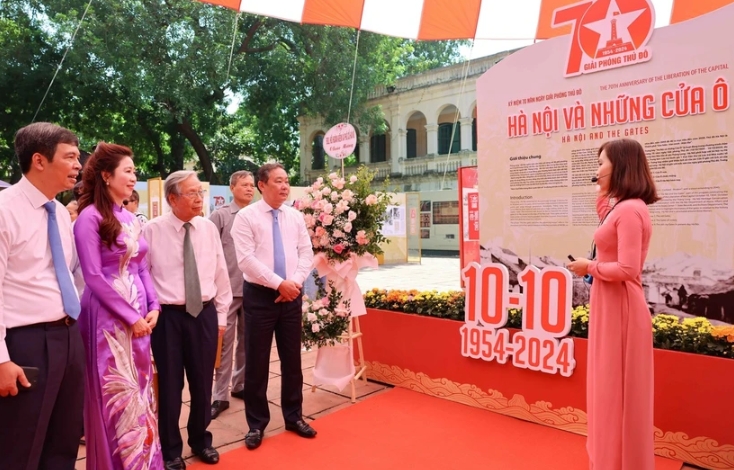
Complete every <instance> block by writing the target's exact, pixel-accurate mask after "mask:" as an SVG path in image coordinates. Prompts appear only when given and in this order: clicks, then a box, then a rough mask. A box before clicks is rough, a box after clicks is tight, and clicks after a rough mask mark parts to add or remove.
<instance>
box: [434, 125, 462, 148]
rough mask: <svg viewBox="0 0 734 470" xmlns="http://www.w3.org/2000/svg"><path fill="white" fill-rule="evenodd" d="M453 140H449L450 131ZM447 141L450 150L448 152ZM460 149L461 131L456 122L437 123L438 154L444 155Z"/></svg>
mask: <svg viewBox="0 0 734 470" xmlns="http://www.w3.org/2000/svg"><path fill="white" fill-rule="evenodd" d="M454 129H456V132H453V136H454V140H453V142H452V141H451V134H452V131H453V130H454ZM449 143H451V151H450V152H449ZM459 150H461V131H460V130H459V126H458V124H439V126H438V154H439V155H446V154H447V153H459Z"/></svg>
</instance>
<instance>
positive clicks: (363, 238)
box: [357, 230, 370, 245]
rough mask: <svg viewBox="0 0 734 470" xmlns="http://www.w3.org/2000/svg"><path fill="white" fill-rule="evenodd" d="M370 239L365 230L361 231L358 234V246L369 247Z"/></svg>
mask: <svg viewBox="0 0 734 470" xmlns="http://www.w3.org/2000/svg"><path fill="white" fill-rule="evenodd" d="M369 242H370V239H369V238H368V237H367V234H366V233H365V231H364V230H360V231H359V232H357V244H359V245H367V244H369Z"/></svg>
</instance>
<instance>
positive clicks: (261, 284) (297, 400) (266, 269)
mask: <svg viewBox="0 0 734 470" xmlns="http://www.w3.org/2000/svg"><path fill="white" fill-rule="evenodd" d="M257 189H258V190H259V191H260V193H261V194H262V200H260V201H258V202H256V203H254V204H251V205H250V206H248V207H246V208H244V209H242V210H241V211H239V212H238V213H237V216H236V217H235V221H234V224H233V225H232V238H233V239H234V242H235V248H236V250H237V262H238V264H239V266H240V269H241V270H242V273H243V274H244V278H245V282H244V287H243V290H242V298H243V299H244V302H243V307H244V309H245V357H246V360H245V416H246V417H247V424H248V426H249V432H248V433H247V435H246V436H245V445H246V446H247V448H248V449H251V450H252V449H256V448H258V447H259V446H260V444H261V443H262V437H263V433H264V432H265V428H266V427H267V425H268V423H269V422H270V411H269V409H268V397H267V389H268V376H269V367H270V348H271V345H272V342H273V333H275V342H276V344H277V346H278V356H279V357H280V372H281V381H282V382H281V384H282V385H281V387H282V389H281V408H282V410H283V418H284V419H285V428H286V429H287V430H289V431H293V432H295V433H297V434H298V435H299V436H302V437H309V438H310V437H314V436H316V431H315V430H314V429H313V428H312V427H311V426H309V425H308V423H306V422H305V421H304V420H303V417H302V413H303V410H302V405H303V372H302V371H301V315H302V313H301V305H302V296H301V288H302V287H303V282H304V281H305V279H306V276H308V275H309V273H310V272H311V267H312V264H313V249H312V246H311V238H310V237H309V235H308V231H307V229H306V224H305V222H304V221H303V215H302V214H301V213H300V212H299V211H297V210H296V209H293V208H292V207H290V206H287V205H285V204H283V203H284V202H285V201H286V200H287V199H288V195H289V193H290V184H289V182H288V175H287V174H286V172H285V169H284V168H283V166H282V165H281V164H279V163H266V164H265V165H263V166H261V167H260V169H259V170H258V172H257Z"/></svg>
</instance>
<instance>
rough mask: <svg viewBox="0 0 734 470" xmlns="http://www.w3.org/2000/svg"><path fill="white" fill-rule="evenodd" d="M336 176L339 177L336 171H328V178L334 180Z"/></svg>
mask: <svg viewBox="0 0 734 470" xmlns="http://www.w3.org/2000/svg"><path fill="white" fill-rule="evenodd" d="M337 178H339V175H337V174H336V173H334V172H332V173H329V179H330V180H335V179H337Z"/></svg>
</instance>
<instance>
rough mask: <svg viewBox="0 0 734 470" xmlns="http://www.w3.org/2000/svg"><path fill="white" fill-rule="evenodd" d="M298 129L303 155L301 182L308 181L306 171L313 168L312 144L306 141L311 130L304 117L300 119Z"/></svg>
mask: <svg viewBox="0 0 734 470" xmlns="http://www.w3.org/2000/svg"><path fill="white" fill-rule="evenodd" d="M298 129H299V131H300V137H299V139H300V141H301V145H300V153H301V165H300V168H301V171H300V173H301V180H305V179H306V171H307V170H308V169H309V168H311V158H310V154H309V149H310V147H311V143H310V142H307V141H306V139H308V132H309V129H308V128H307V126H306V122H305V118H304V117H303V116H299V117H298Z"/></svg>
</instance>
